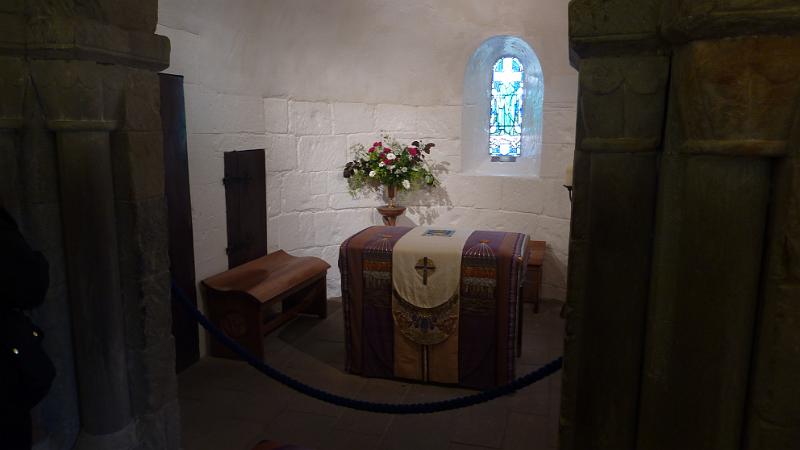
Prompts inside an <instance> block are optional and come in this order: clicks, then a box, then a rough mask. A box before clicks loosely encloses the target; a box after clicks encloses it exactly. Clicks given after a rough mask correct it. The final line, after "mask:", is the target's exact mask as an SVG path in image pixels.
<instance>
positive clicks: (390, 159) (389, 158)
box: [386, 152, 397, 161]
mask: <svg viewBox="0 0 800 450" xmlns="http://www.w3.org/2000/svg"><path fill="white" fill-rule="evenodd" d="M395 158H397V156H395V154H394V153H392V152H389V153H387V154H386V159H388V160H389V161H392V160H394V159H395Z"/></svg>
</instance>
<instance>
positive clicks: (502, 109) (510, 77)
mask: <svg viewBox="0 0 800 450" xmlns="http://www.w3.org/2000/svg"><path fill="white" fill-rule="evenodd" d="M522 80H523V67H522V63H521V62H519V60H518V59H517V58H513V57H504V58H500V59H498V60H497V62H495V64H494V69H493V72H492V102H491V112H490V119H489V155H491V157H492V160H493V161H495V160H496V161H513V160H515V159H516V157H518V156H519V155H520V144H521V140H522V97H523V93H524V92H525V91H524V82H523V81H522Z"/></svg>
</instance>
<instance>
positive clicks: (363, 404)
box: [172, 280, 562, 414]
mask: <svg viewBox="0 0 800 450" xmlns="http://www.w3.org/2000/svg"><path fill="white" fill-rule="evenodd" d="M172 289H173V291H174V292H176V293H177V295H176V297H178V299H179V300H180V302H181V304H183V306H184V307H186V309H187V310H188V311H189V313H190V314H191V315H192V316H193V317H194V320H195V321H197V322H198V323H199V324H200V325H202V326H203V328H205V329H206V330H207V331H208V332H209V333H210V334H211V335H212V336H213V337H214V338H215V339H217V340H218V341H220V342H221V343H222V344H224V345H225V346H226V347H228V348H229V349H230V350H231V351H233V352H234V353H236V354H237V355H239V356H240V357H241V358H242V359H243V360H244V361H245V362H247V363H248V364H250V365H251V366H253V367H254V368H255V369H256V370H258V371H260V372H261V373H263V374H264V375H267V376H268V377H270V378H272V379H274V380H275V381H277V382H279V383H282V384H284V385H285V386H287V387H289V388H291V389H294V390H295V391H297V392H300V393H301V394H305V395H308V396H310V397H313V398H315V399H317V400H321V401H323V402H326V403H331V404H333V405H337V406H343V407H345V408H351V409H356V410H359V411H367V412H374V413H383V414H430V413H435V412H442V411H449V410H453V409H459V408H465V407H467V406H473V405H477V404H479V403H485V402H488V401H490V400H494V399H496V398H498V397H502V396H504V395H509V394H512V393H514V392H516V391H518V390H520V389H522V388H524V387H527V386H530V385H532V384H533V383H536V382H537V381H540V380H542V379H544V378H546V377H548V376H550V375H552V374H554V373H556V372H558V371H559V370H560V369H561V366H562V358H561V357H558V358H556V359H554V360H553V361H551V362H549V363H547V364H545V365H544V366H542V367H540V368H539V369H536V370H534V371H533V372H531V373H529V374H527V375H525V376H522V377H519V378H517V379H515V380H514V381H512V382H510V383H508V384H505V385H503V386H498V387H495V388H492V389H487V390H485V391H481V392H478V393H476V394H471V395H466V396H463V397H456V398H452V399H449V400H442V401H436V402H429V403H380V402H367V401H364V400H357V399H353V398H348V397H343V396H341V395H336V394H333V393H330V392H327V391H324V390H322V389H318V388H315V387H313V386H309V385H307V384H305V383H303V382H301V381H299V380H296V379H295V378H292V377H290V376H289V375H286V374H285V373H283V372H281V371H280V370H278V369H276V368H274V367H272V366H270V365H269V364H267V363H265V362H264V361H262V360H260V359H259V358H256V357H255V356H253V355H252V354H251V353H250V352H248V351H247V349H245V348H244V347H242V346H241V345H239V343H238V342H236V341H234V340H233V339H231V338H230V337H228V336H227V335H226V334H225V333H224V332H223V331H222V330H220V329H219V328H217V327H216V326H215V325H214V324H213V323H211V321H210V320H208V318H207V317H206V316H204V315H203V313H201V312H200V311H199V310H198V309H197V307H195V306H194V305H193V304H192V303H191V302H190V301H189V299H188V298H187V297H186V295H185V294H184V293H183V291H182V290H181V289H180V288H179V287H178V286H177V285H176V284H175V281H174V280H173V281H172Z"/></svg>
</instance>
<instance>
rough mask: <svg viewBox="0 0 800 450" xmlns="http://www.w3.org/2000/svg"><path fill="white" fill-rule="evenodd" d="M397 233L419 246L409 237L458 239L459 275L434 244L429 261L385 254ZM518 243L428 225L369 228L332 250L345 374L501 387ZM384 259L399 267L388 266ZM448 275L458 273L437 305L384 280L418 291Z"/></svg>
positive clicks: (512, 332)
mask: <svg viewBox="0 0 800 450" xmlns="http://www.w3.org/2000/svg"><path fill="white" fill-rule="evenodd" d="M412 230H413V231H412ZM409 233H412V234H409ZM426 233H427V234H426ZM459 233H461V234H462V236H460V237H459ZM464 233H466V234H464ZM406 234H409V236H408V238H407V239H405V240H404V242H406V241H408V240H410V238H412V237H414V239H417V240H418V241H420V242H424V239H425V238H423V237H416V236H417V235H418V236H431V239H440V240H443V239H446V238H447V237H448V236H453V237H454V238H460V240H459V241H457V245H458V246H459V247H461V248H460V251H461V258H460V268H459V267H458V264H457V262H458V259H456V263H453V262H452V260H450V261H447V260H446V259H443V258H442V255H439V254H436V253H435V250H434V249H435V246H434V245H431V249H432V250H431V252H432V256H431V255H426V254H425V252H424V251H423V252H420V251H419V250H417V252H420V253H419V255H417V254H414V255H412V256H411V257H410V256H409V255H408V254H404V258H405V259H403V258H399V257H398V256H399V255H394V251H395V246H396V245H397V243H398V241H400V239H401V238H403V237H404V236H405V235H406ZM431 242H433V241H431ZM461 242H463V246H461ZM527 242H528V236H526V235H524V234H520V233H508V232H502V231H471V232H463V231H457V230H448V229H440V228H434V227H417V228H409V227H370V228H367V229H365V230H363V231H361V232H359V233H357V234H355V235H354V236H352V237H350V238H349V239H347V240H346V241H345V242H344V243H343V244H342V246H341V249H340V253H339V268H340V270H341V274H342V304H343V310H344V320H345V342H346V349H347V356H346V358H347V360H346V368H347V371H348V372H350V373H354V374H359V375H363V376H367V377H379V378H404V379H414V380H420V381H429V382H435V383H445V384H457V385H460V386H464V387H470V388H476V389H484V388H489V387H493V386H498V385H501V384H504V383H507V382H509V381H511V380H512V379H513V378H514V375H515V343H516V342H517V339H516V333H517V317H518V314H519V307H520V303H519V292H520V285H521V283H522V281H523V280H524V273H523V271H524V270H525V268H526V261H525V259H526V258H527V252H526V251H525V246H526V244H527ZM402 247H403V249H404V250H405V247H406V246H405V245H402ZM398 248H399V247H398ZM398 251H399V250H398ZM420 255H422V256H420ZM393 256H394V258H393ZM417 256H420V257H419V258H417ZM409 258H410V259H409ZM393 259H394V261H395V263H397V261H407V262H406V263H405V265H408V266H409V267H403V268H399V267H398V268H393ZM437 260H438V261H439V263H438V264H437ZM412 264H413V266H412ZM393 269H395V270H393ZM399 270H405V271H406V273H405V274H404V273H402V272H399ZM453 271H456V272H460V273H459V274H458V277H459V278H458V279H457V280H458V281H457V282H456V284H455V287H454V288H453V289H452V291H453V293H452V295H450V294H449V292H450V291H449V290H446V291H442V292H446V293H448V294H447V295H445V296H442V297H441V298H440V299H439V300H438V301H432V302H426V301H425V300H419V299H415V298H414V297H415V294H413V293H410V291H409V290H408V289H409V288H408V281H409V280H400V279H398V280H394V281H403V283H401V285H400V286H399V287H400V289H399V290H400V291H401V293H402V294H401V293H398V289H396V288H397V287H398V286H396V284H395V283H393V277H397V276H401V275H402V276H404V277H406V278H408V277H409V276H417V277H418V279H417V280H416V283H417V285H418V288H416V293H417V294H418V293H419V291H420V290H424V289H425V288H423V286H426V287H427V286H429V283H431V284H434V283H436V282H437V280H438V279H440V278H441V277H442V275H443V274H447V273H452V272H453ZM398 273H399V274H400V275H398ZM408 273H410V274H412V275H407V274H408ZM393 274H394V275H393ZM434 288H436V286H435V285H434V286H433V287H432V288H431V289H434ZM448 289H449V288H448ZM429 300H430V299H429ZM434 300H437V299H434Z"/></svg>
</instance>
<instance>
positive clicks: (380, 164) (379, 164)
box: [378, 161, 386, 167]
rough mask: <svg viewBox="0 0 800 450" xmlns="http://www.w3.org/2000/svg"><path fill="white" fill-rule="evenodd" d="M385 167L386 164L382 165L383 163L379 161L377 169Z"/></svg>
mask: <svg viewBox="0 0 800 450" xmlns="http://www.w3.org/2000/svg"><path fill="white" fill-rule="evenodd" d="M385 165H386V164H384V163H383V161H381V162H379V163H378V167H383V166H385Z"/></svg>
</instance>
